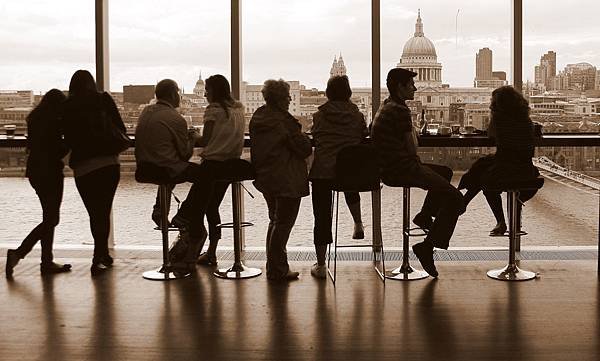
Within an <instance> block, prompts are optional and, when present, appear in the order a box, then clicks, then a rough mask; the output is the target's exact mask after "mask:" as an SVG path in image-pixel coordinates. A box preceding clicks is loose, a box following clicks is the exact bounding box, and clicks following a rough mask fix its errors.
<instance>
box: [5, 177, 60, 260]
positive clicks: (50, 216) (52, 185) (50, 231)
mask: <svg viewBox="0 0 600 361" xmlns="http://www.w3.org/2000/svg"><path fill="white" fill-rule="evenodd" d="M29 183H30V184H31V186H32V187H33V189H35V193H36V194H37V196H38V198H39V199H40V203H41V205H42V222H41V223H40V224H38V225H37V226H36V227H35V228H34V229H32V230H31V232H30V233H29V235H27V237H25V239H24V240H23V242H22V243H21V245H20V246H19V248H17V250H16V254H17V256H18V257H19V258H24V257H25V256H26V255H27V254H28V253H29V252H31V249H32V248H33V246H35V244H36V243H37V241H40V243H41V245H42V264H44V263H52V261H53V259H54V257H53V255H52V244H53V242H54V228H55V227H56V226H57V225H58V222H59V214H60V204H61V202H62V196H63V186H64V177H63V175H62V174H60V175H57V176H55V177H48V178H44V179H38V178H30V179H29Z"/></svg>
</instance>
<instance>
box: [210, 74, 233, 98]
mask: <svg viewBox="0 0 600 361" xmlns="http://www.w3.org/2000/svg"><path fill="white" fill-rule="evenodd" d="M205 93H206V100H208V102H209V103H219V104H221V105H223V104H224V103H228V102H233V98H232V97H231V87H230V86H229V81H227V79H226V78H225V77H224V76H223V75H221V74H215V75H212V76H209V77H208V79H206V83H205Z"/></svg>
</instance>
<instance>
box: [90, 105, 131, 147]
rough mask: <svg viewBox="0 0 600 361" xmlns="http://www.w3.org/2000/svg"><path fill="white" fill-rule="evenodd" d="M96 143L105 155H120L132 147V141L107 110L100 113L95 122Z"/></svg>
mask: <svg viewBox="0 0 600 361" xmlns="http://www.w3.org/2000/svg"><path fill="white" fill-rule="evenodd" d="M94 123H95V124H94V125H95V128H96V129H95V130H94V131H93V135H94V143H96V145H97V146H98V147H99V149H101V150H102V153H104V154H110V155H113V154H119V153H122V152H124V151H126V150H127V149H128V148H129V147H131V146H132V143H131V139H130V138H129V136H128V135H127V133H125V130H123V129H122V128H121V127H119V126H118V125H117V124H115V122H114V121H113V119H112V117H111V115H110V113H109V112H108V111H107V110H106V109H102V110H100V111H99V112H98V118H97V119H96V121H95V122H94Z"/></svg>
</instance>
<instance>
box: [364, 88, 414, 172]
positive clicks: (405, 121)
mask: <svg viewBox="0 0 600 361" xmlns="http://www.w3.org/2000/svg"><path fill="white" fill-rule="evenodd" d="M407 132H409V133H412V134H413V139H414V142H416V137H414V129H413V124H412V118H411V116H410V109H409V108H408V107H407V106H406V104H405V103H404V102H403V101H400V100H398V101H397V100H394V99H392V98H388V99H386V100H385V102H384V103H383V106H382V107H381V108H380V109H379V111H378V112H377V114H376V115H375V119H374V120H373V127H372V129H371V138H372V139H373V145H374V146H375V149H376V151H377V157H378V162H379V168H380V170H381V172H382V175H385V174H391V173H394V174H402V173H410V172H412V171H414V170H416V169H417V168H418V167H419V166H420V164H421V160H420V159H419V156H418V155H417V154H416V152H414V151H413V149H414V148H415V146H416V144H415V145H414V146H413V145H409V144H406V136H405V135H406V133H407Z"/></svg>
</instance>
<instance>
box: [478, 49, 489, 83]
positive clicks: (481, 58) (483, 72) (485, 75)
mask: <svg viewBox="0 0 600 361" xmlns="http://www.w3.org/2000/svg"><path fill="white" fill-rule="evenodd" d="M489 79H492V51H491V50H490V49H489V48H483V49H479V51H478V52H477V54H475V80H489Z"/></svg>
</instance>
